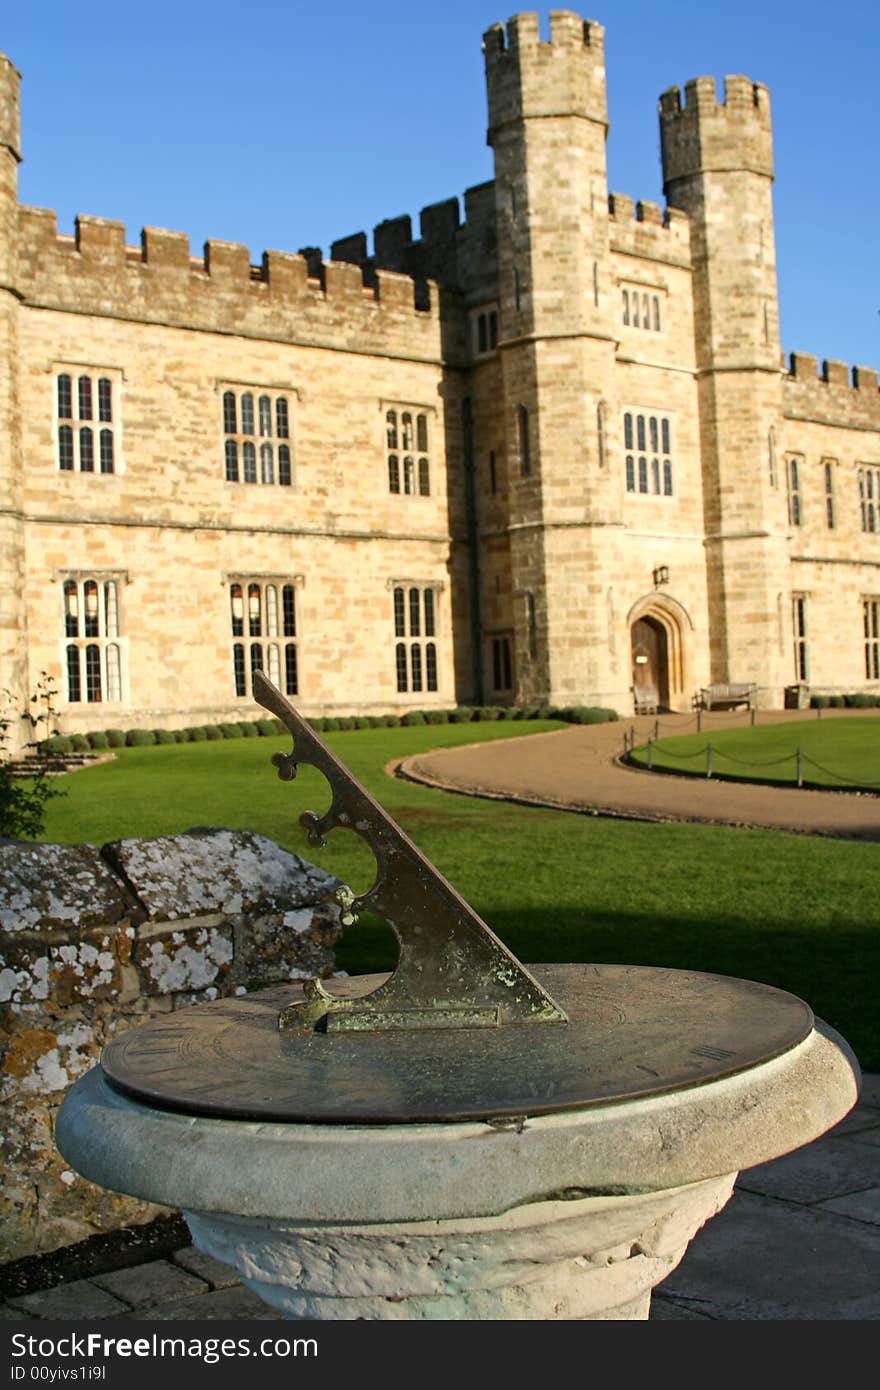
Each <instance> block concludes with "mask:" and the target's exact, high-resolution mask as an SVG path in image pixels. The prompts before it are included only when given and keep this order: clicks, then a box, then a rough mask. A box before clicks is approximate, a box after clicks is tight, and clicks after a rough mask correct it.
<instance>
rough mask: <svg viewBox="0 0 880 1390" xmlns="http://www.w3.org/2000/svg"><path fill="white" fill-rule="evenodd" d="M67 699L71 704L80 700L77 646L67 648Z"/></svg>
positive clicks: (80, 687)
mask: <svg viewBox="0 0 880 1390" xmlns="http://www.w3.org/2000/svg"><path fill="white" fill-rule="evenodd" d="M66 655H67V699H68V702H69V703H70V704H72V705H75V704H78V703H79V702H80V701H81V700H82V686H81V685H80V676H79V647H68V648H67V653H66Z"/></svg>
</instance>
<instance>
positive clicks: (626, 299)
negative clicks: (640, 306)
mask: <svg viewBox="0 0 880 1390" xmlns="http://www.w3.org/2000/svg"><path fill="white" fill-rule="evenodd" d="M623 321H624V323H625V324H626V326H627V327H629V290H624V291H623Z"/></svg>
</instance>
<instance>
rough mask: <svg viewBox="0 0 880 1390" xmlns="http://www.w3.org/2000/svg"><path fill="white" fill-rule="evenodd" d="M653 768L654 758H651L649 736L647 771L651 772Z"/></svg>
mask: <svg viewBox="0 0 880 1390" xmlns="http://www.w3.org/2000/svg"><path fill="white" fill-rule="evenodd" d="M653 770H654V758H653V751H652V749H651V740H650V738H649V739H648V771H649V772H653Z"/></svg>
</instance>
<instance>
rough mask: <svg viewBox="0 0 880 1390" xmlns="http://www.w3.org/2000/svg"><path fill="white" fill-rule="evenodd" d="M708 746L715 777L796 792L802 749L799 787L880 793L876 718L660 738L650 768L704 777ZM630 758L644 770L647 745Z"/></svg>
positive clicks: (879, 730) (653, 746)
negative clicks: (775, 785)
mask: <svg viewBox="0 0 880 1390" xmlns="http://www.w3.org/2000/svg"><path fill="white" fill-rule="evenodd" d="M709 745H711V770H712V776H713V777H719V778H722V779H724V780H729V781H741V782H778V783H784V784H788V785H795V786H796V785H797V749H798V747H800V749H801V769H802V785H803V786H805V787H831V788H837V789H838V790H853V789H856V788H862V789H867V790H874V791H878V792H880V719H878V718H877V717H876V716H874V717H873V718H872V717H870V716H866V717H865V718H864V719H829V718H826V719H817V720H815V721H813V720H811V721H810V722H809V723H805V722H797V723H792V724H768V725H765V726H764V727H763V728H761V727H760V726H756V727H755V728H753V729H752V728H748V729H714V730H712V732H711V733H707V732H706V731H704V732H703V733H699V734H687V735H681V736H679V737H663V738H660V739H658V740H657V741H656V742H652V744H651V764H652V766H653V768H654V769H655V770H656V771H661V772H677V773H679V774H681V775H683V776H693V777H705V776H706V761H707V748H708V747H709ZM631 758H632V761H633V762H634V763H637V764H638V765H639V767H647V765H648V749H647V745H643V746H642V747H640V748H637V749H636V750H635V751H634V753H633V754H632V755H631Z"/></svg>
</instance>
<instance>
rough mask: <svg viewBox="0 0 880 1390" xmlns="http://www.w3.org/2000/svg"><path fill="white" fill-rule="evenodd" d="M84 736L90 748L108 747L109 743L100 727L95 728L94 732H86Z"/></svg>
mask: <svg viewBox="0 0 880 1390" xmlns="http://www.w3.org/2000/svg"><path fill="white" fill-rule="evenodd" d="M86 738H87V739H88V741H89V747H90V748H98V749H100V748H109V747H110V744H109V743H108V742H107V735H106V734H105V733H104V732H103V731H102V730H101V729H96V730H95V731H94V733H91V734H86Z"/></svg>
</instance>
